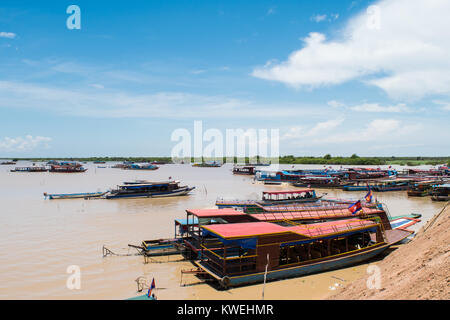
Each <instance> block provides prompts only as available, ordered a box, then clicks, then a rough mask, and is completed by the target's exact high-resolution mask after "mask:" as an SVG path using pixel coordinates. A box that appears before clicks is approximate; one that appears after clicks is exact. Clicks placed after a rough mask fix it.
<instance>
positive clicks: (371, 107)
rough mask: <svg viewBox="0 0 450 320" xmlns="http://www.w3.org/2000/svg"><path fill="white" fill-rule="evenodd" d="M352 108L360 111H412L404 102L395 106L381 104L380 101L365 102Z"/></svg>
mask: <svg viewBox="0 0 450 320" xmlns="http://www.w3.org/2000/svg"><path fill="white" fill-rule="evenodd" d="M350 109H351V110H353V111H360V112H412V110H411V109H410V108H408V107H407V106H406V104H404V103H399V104H397V105H393V106H381V105H379V104H378V103H363V104H360V105H357V106H353V107H350Z"/></svg>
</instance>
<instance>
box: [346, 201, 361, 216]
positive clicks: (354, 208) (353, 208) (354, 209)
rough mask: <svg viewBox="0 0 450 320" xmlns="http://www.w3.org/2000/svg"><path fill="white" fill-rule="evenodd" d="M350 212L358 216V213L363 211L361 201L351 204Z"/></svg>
mask: <svg viewBox="0 0 450 320" xmlns="http://www.w3.org/2000/svg"><path fill="white" fill-rule="evenodd" d="M348 210H349V211H350V212H351V213H352V214H356V213H357V212H358V211H360V210H362V206H361V201H360V200H358V201H356V202H355V203H354V204H351V205H350V206H349V207H348Z"/></svg>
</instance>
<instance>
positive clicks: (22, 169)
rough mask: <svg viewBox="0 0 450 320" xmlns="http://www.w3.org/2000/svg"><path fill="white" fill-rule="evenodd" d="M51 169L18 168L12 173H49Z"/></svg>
mask: <svg viewBox="0 0 450 320" xmlns="http://www.w3.org/2000/svg"><path fill="white" fill-rule="evenodd" d="M48 170H49V169H47V168H46V167H44V166H42V167H16V168H15V169H13V170H11V172H47V171H48Z"/></svg>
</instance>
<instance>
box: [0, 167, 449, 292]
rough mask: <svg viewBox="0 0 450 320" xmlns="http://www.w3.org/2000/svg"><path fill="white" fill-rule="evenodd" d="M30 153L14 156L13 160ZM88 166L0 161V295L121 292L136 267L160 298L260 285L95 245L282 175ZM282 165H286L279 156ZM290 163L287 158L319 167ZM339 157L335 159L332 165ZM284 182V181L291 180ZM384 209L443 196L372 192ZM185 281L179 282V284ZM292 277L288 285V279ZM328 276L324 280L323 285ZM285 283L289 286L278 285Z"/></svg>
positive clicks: (162, 229) (302, 281)
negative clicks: (183, 192)
mask: <svg viewBox="0 0 450 320" xmlns="http://www.w3.org/2000/svg"><path fill="white" fill-rule="evenodd" d="M27 165H30V163H27V162H24V161H23V162H19V163H18V164H17V166H27ZM111 165H112V164H111V163H108V164H106V166H108V168H98V166H105V165H104V164H102V165H96V164H85V165H84V166H85V167H86V168H88V171H87V172H85V173H70V174H62V173H49V172H45V173H14V172H9V170H10V169H13V168H14V167H15V166H5V165H3V166H0V205H1V208H0V234H1V246H0V248H1V249H0V251H1V252H0V256H1V264H0V299H124V298H128V297H132V296H135V295H136V294H138V293H137V292H136V288H137V285H136V282H135V279H137V278H138V277H141V276H143V277H145V278H147V279H148V281H151V279H152V278H155V281H156V285H157V291H156V292H157V294H158V297H159V298H160V299H224V298H225V299H226V298H233V299H259V298H260V293H259V292H260V289H261V286H259V285H257V286H250V287H245V288H238V289H232V290H228V291H217V290H215V289H214V288H212V287H211V286H209V285H208V284H198V282H199V281H198V280H196V279H195V277H193V276H192V275H191V276H186V275H185V276H183V284H184V285H183V286H180V281H181V275H180V271H181V269H184V268H192V267H193V266H192V265H191V264H190V263H189V262H187V261H179V260H180V257H179V256H170V257H161V258H158V259H155V260H154V261H153V262H152V263H147V264H144V263H143V262H144V260H143V257H142V256H113V257H106V258H103V256H102V247H103V246H104V245H105V246H106V247H108V248H110V249H111V250H113V251H114V252H117V253H121V254H126V253H135V252H136V251H135V250H134V251H133V250H130V249H128V246H127V245H128V244H140V243H141V241H142V240H144V239H155V238H165V237H171V236H173V234H174V225H173V220H174V219H176V218H184V217H185V215H186V214H185V210H186V209H194V208H213V207H215V205H214V203H215V201H216V199H217V198H218V197H224V198H239V199H259V198H260V197H261V192H262V191H263V190H282V189H290V187H289V186H288V185H283V186H266V185H263V184H261V183H258V182H254V181H253V177H247V176H236V175H233V174H232V172H231V170H232V166H231V165H224V166H222V167H221V168H196V167H192V166H190V165H188V164H185V165H175V164H173V165H162V166H160V169H158V170H156V171H135V170H121V169H113V168H110V166H111ZM282 167H285V168H291V167H292V166H282ZM320 167H321V166H318V165H316V166H314V165H297V166H295V168H320ZM337 167H339V166H337ZM169 177H172V179H176V180H181V182H182V184H183V185H189V186H195V187H196V189H195V190H194V192H193V193H192V194H191V195H190V196H185V197H174V198H161V199H117V200H105V199H98V200H84V199H74V200H48V199H47V200H46V199H44V196H43V193H44V192H47V193H77V192H96V191H106V190H107V189H110V188H112V187H115V186H116V185H118V184H121V183H122V182H123V181H131V180H135V179H142V180H144V179H145V180H150V181H158V180H167V179H168V178H169ZM291 188H292V187H291ZM317 193H318V194H322V193H327V196H330V197H341V198H342V197H345V198H353V199H357V198H358V197H363V196H364V195H365V192H364V191H363V192H344V191H340V190H326V189H318V190H317ZM376 197H377V198H378V200H379V201H381V202H384V203H385V204H386V205H387V206H388V208H389V211H390V214H391V215H393V216H394V215H402V214H409V213H413V212H414V213H421V214H422V222H421V223H420V224H417V225H415V226H414V227H412V229H413V230H417V229H418V228H420V226H422V225H423V224H424V223H425V222H426V221H428V220H429V219H430V218H431V217H432V216H433V215H434V214H436V213H437V212H439V211H440V209H441V208H442V207H443V206H444V203H438V202H432V201H431V199H430V198H429V197H424V198H408V196H407V195H406V191H400V192H386V193H376ZM72 265H75V266H79V267H80V271H81V288H80V289H79V290H76V289H75V290H70V289H68V288H67V285H66V282H67V279H68V277H69V276H70V274H69V273H67V268H68V267H69V266H72ZM363 272H364V270H363V269H362V267H361V266H360V267H354V268H347V269H343V270H337V271H333V272H331V273H329V272H328V273H326V274H325V276H324V275H323V274H321V275H314V276H308V277H303V278H298V279H290V280H283V281H277V282H275V283H270V284H268V285H267V286H266V290H267V293H266V298H267V299H277V298H281V299H307V298H320V297H322V296H323V295H324V294H326V293H327V292H328V291H330V290H334V289H333V288H332V287H331V286H332V285H334V284H336V283H337V282H339V280H336V279H341V280H342V278H345V277H347V279H343V280H342V281H344V280H345V281H347V280H348V281H349V280H351V279H352V278H355V277H357V276H358V275H359V276H360V275H361V274H362V273H363ZM186 284H188V285H186ZM292 284H295V286H292ZM330 284H331V286H330ZM288 287H289V288H290V289H288Z"/></svg>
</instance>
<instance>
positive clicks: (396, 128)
mask: <svg viewBox="0 0 450 320" xmlns="http://www.w3.org/2000/svg"><path fill="white" fill-rule="evenodd" d="M421 129H422V125H421V124H417V123H415V124H408V123H403V122H402V121H400V120H397V119H389V118H387V119H374V120H371V121H369V122H367V123H362V122H361V121H358V122H351V121H345V119H343V118H341V119H334V120H329V121H324V122H318V123H316V124H315V125H313V126H311V127H309V128H308V127H306V126H294V127H290V128H286V129H285V130H283V132H282V134H281V137H280V139H281V140H282V141H286V142H288V143H292V145H296V146H302V147H306V146H314V147H317V146H324V145H334V146H336V145H339V146H344V145H355V144H358V145H359V144H367V143H369V144H370V146H371V147H375V146H383V145H384V144H386V143H390V144H392V143H393V142H395V143H398V144H399V145H400V144H404V143H405V142H409V141H410V138H411V135H414V134H416V133H417V132H420V130H421ZM367 146H368V145H366V146H365V147H367Z"/></svg>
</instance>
